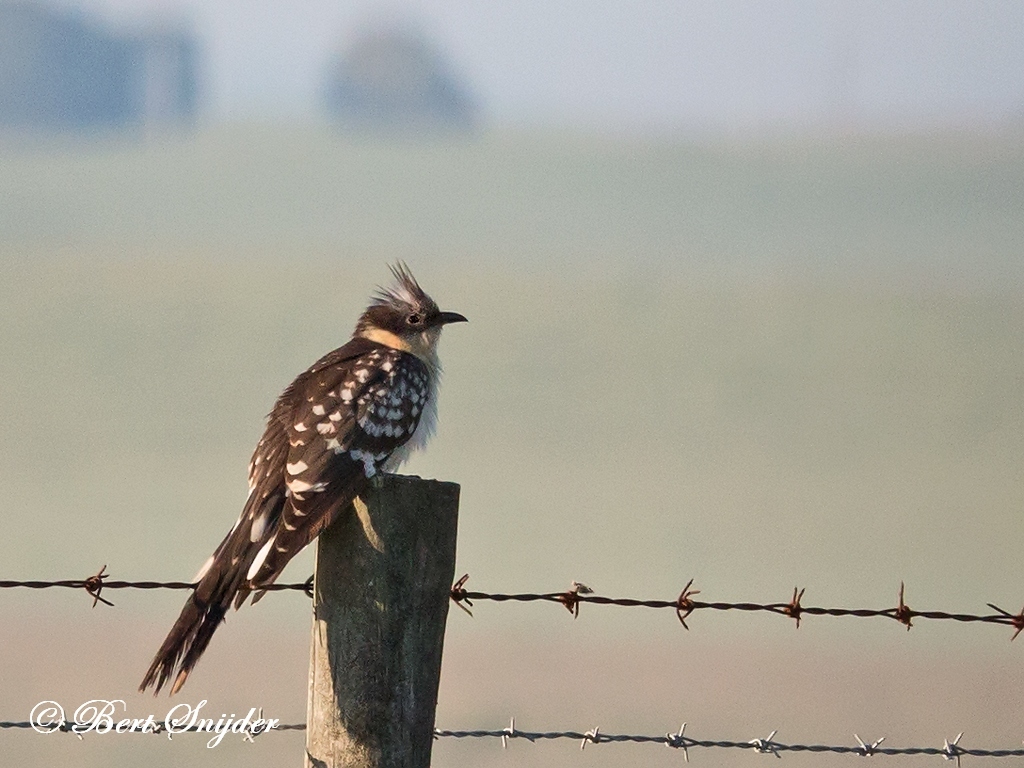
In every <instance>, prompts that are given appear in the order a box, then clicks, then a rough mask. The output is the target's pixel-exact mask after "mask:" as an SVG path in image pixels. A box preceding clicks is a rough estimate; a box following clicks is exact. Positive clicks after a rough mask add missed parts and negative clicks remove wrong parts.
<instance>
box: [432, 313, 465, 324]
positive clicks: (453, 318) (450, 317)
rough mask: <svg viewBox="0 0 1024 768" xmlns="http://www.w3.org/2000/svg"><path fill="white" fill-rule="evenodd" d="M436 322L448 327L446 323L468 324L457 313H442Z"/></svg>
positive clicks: (463, 317)
mask: <svg viewBox="0 0 1024 768" xmlns="http://www.w3.org/2000/svg"><path fill="white" fill-rule="evenodd" d="M437 322H438V324H439V325H448V323H468V322H469V320H468V319H467V318H466V317H465V316H463V315H460V314H459V313H458V312H442V313H441V315H440V317H438V320H437Z"/></svg>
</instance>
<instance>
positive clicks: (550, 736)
mask: <svg viewBox="0 0 1024 768" xmlns="http://www.w3.org/2000/svg"><path fill="white" fill-rule="evenodd" d="M260 715H261V716H262V710H261V712H260ZM686 725H687V724H686V723H683V724H682V726H681V727H680V728H679V730H678V731H676V732H674V733H666V734H664V735H643V734H625V733H604V732H602V731H601V729H600V728H593V729H591V730H589V731H523V730H519V729H518V728H516V720H515V718H512V720H511V722H510V724H509V726H508V727H507V728H502V729H501V730H461V731H458V730H447V729H442V728H435V729H434V738H435V739H446V738H450V739H499V740H500V741H501V746H502V748H506V747H508V742H509V741H510V740H512V739H525V740H526V741H529V742H530V743H535V742H538V741H553V740H560V739H567V740H572V741H578V742H579V743H580V749H584V748H586V746H587V745H588V744H611V743H626V744H662V745H664V746H666V747H671V748H673V749H681V750H683V756H684V758H685V759H686V761H687V762H689V759H690V755H689V750H690V749H743V750H751V751H753V752H757V753H760V754H771V755H775V756H776V757H781V756H782V754H781V753H783V752H811V753H822V752H830V753H832V754H837V755H857V756H859V757H873V756H875V755H887V756H897V755H938V756H941V757H943V758H944V759H946V760H956V761H957V765H959V764H960V758H961V757H962V756H964V755H969V756H971V757H1024V749H1020V748H1018V749H971V748H967V747H961V746H960V739H961V738H963V735H964V734H963V732H960V733H959V734H957V736H956V738H955V739H953V740H952V741H950V740H949V739H944V740H943V744H942V746H941V747H883V746H881V744H882V742H884V741H885V737H884V736H883V737H881V738H879V739H876V740H875V741H873V742H871V743H868V742H865V741H864V740H863V739H861V737H860V736H858V735H857V734H856V733H855V734H854V735H853V738H854V739H856V741H857V744H856V746H854V745H852V744H787V743H785V742H781V741H776V740H775V736H776V734H777V733H778V731H777V730H773V731H772V732H771V733H769V734H768V735H767V736H766V737H764V738H755V739H749V740H747V741H727V740H710V739H696V738H693V737H692V736H687V735H686ZM29 728H33V729H35V728H37V724H34V723H32V722H31V721H28V720H20V721H10V720H0V730H6V729H29ZM51 730H52V731H60V732H62V733H71V734H74V735H76V736H78V737H79V738H82V735H83V734H82V733H78V732H77V731H76V730H75V723H73V722H71V721H69V720H65V721H63V722H60V723H56V724H53V725H52V728H51ZM305 730H306V724H305V723H290V724H280V725H275V726H274V727H273V728H271V729H269V731H261V732H260V733H258V734H252V733H248V732H247V733H243V734H242V736H243V738H245V739H246V740H247V741H250V742H251V741H252V740H253V738H254V736H257V735H263V734H264V733H268V732H270V731H305ZM128 732H129V733H149V734H154V735H160V734H162V733H166V734H167V737H168V738H170V737H171V736H172V734H173V735H177V734H179V733H211V732H212V731H210V730H208V729H206V728H203V727H200V726H189V727H187V728H185V727H182V728H180V729H178V728H175V729H174V730H173V731H169V730H168V729H167V728H166V726H165V725H164V724H162V723H157V725H156V727H155V728H154V729H152V730H146V731H136V730H133V731H128Z"/></svg>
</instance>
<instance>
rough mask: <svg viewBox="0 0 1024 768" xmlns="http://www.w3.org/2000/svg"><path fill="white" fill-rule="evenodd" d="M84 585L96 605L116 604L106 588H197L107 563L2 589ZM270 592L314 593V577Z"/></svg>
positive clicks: (274, 587) (7, 582) (7, 584)
mask: <svg viewBox="0 0 1024 768" xmlns="http://www.w3.org/2000/svg"><path fill="white" fill-rule="evenodd" d="M16 588H24V589H53V588H63V589H84V590H85V591H86V592H87V593H88V594H89V596H90V597H92V599H93V601H92V604H93V607H94V608H95V607H96V602H97V601H99V602H101V603H103V604H104V605H111V606H112V605H113V603H112V602H110V601H109V600H107V599H106V598H104V597H102V592H103V590H105V589H195V588H196V583H195V582H192V581H117V580H111V579H110V574H109V573H107V566H106V565H104V566H103V567H102V568H100V569H99V571H97V572H96V573H94V574H93V575H92V576H90V577H89V578H87V579H60V580H57V581H42V580H40V581H12V580H9V579H8V580H0V589H16ZM260 589H262V590H266V591H267V592H282V591H297V592H305V593H306V595H307V596H308V597H312V596H313V577H312V576H310V577H309V578H308V579H306V580H305V581H304V582H301V583H298V584H268V585H267V586H265V587H260Z"/></svg>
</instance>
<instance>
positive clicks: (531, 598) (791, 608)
mask: <svg viewBox="0 0 1024 768" xmlns="http://www.w3.org/2000/svg"><path fill="white" fill-rule="evenodd" d="M106 569H107V566H105V565H104V566H103V567H102V568H100V570H99V571H97V572H96V573H95V574H93V575H92V576H89V577H88V578H86V579H63V580H56V581H44V580H38V581H13V580H0V589H13V588H25V589H49V588H66V589H81V590H84V591H85V592H86V593H87V594H88V595H89V596H90V597H92V598H93V606H95V605H96V603H97V602H102V603H104V604H105V605H113V603H112V602H110V601H109V600H107V599H106V598H104V597H103V596H102V592H103V590H107V589H142V590H153V589H172V590H190V589H195V587H196V584H195V583H194V582H189V581H118V580H112V579H111V578H110V574H108V573H107V572H106ZM468 580H469V575H468V574H466V575H465V576H463V577H462V578H460V579H459V580H458V581H456V582H455V584H454V585H452V588H451V599H452V600H453V601H454V602H455V604H456V605H458V606H459V607H460V608H462V609H463V610H464V611H466V612H467V613H470V615H472V612H471V611H470V610H469V608H470V607H471V606H472V605H473V601H474V600H489V601H492V602H496V603H509V602H515V603H532V602H549V603H558V604H560V605H562V606H563V607H565V608H566V609H567V610H568V611H569V612H570V613H572V615H573V616H574V617H575V616H579V612H580V606H581V605H582V604H583V603H590V604H592V605H617V606H620V607H625V608H655V609H671V610H673V611H675V614H676V617H677V618H678V619H679V622H680V623H681V624H682V625H683V627H685V628H686V629H689V628H690V627H689V625H688V624H687V623H686V620H687V618H689V616H690V615H691V614H692V613H693V612H694V611H699V610H712V611H741V612H747V613H751V612H763V613H773V614H777V615H779V616H786V617H788V618H791V619H793V620H794V621H796V626H797V627H799V626H800V622H801V620H802V619H803V618H804V617H806V616H844V617H852V618H887V619H893V620H895V621H897V622H899V623H900V624H902V625H904V626H905V627H906V628H907V629H908V630H909V629H910V628H911V627H912V626H913V620H914V619H929V620H936V621H957V622H964V623H981V624H999V625H1002V626H1008V627H1012V628H1013V630H1014V633H1013V636H1012V637H1011V638H1010V639H1011V640H1013V639H1015V638H1016V637H1017V635H1019V634H1020V633H1021V632H1022V631H1024V609H1021V611H1020V613H1015V614H1014V613H1010V612H1009V611H1005V610H1003V609H1002V608H1000V607H999V606H997V605H994V604H992V603H987V605H988V607H989V608H991V609H992V610H993V611H995V613H989V614H974V613H950V612H947V611H919V610H914V609H912V608H910V606H908V605H907V603H906V600H905V587H904V584H903V583H902V582H900V589H899V594H898V597H897V604H896V605H895V606H893V607H891V608H877V609H876V608H821V607H816V606H806V605H803V603H802V602H801V601H802V600H803V596H804V591H805V590H804V589H800V588H794V589H793V595H792V597H791V598H790V599H789V600H787V601H786V602H778V603H754V602H707V601H703V600H696V599H694V596H695V595H698V594H700V590H697V589H693V579H691V580H690V581H689V582H687V584H686V586H685V587H683V590H682V592H680V593H679V596H678V597H676V598H675V599H674V600H657V599H643V600H640V599H635V598H624V597H605V596H603V595H597V594H594V591H593V590H592V589H591V588H590V587H588V586H586V585H585V584H581V583H579V582H576V581H574V582H572V585H571V586H570V588H569V589H568V590H566V591H564V592H540V593H535V592H521V593H509V594H506V593H501V592H477V591H470V590H467V589H466V582H467V581H468ZM263 589H265V590H267V591H270V592H280V591H297V592H304V593H305V594H306V595H307V596H308V597H312V596H313V577H312V576H310V577H309V578H308V579H307V580H306V581H304V582H300V583H295V584H269V585H267V586H266V587H264V588H263Z"/></svg>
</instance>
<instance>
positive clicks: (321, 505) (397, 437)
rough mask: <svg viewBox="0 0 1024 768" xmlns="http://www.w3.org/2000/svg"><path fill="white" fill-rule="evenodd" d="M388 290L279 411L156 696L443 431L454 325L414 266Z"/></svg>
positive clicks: (188, 605) (282, 400) (176, 638)
mask: <svg viewBox="0 0 1024 768" xmlns="http://www.w3.org/2000/svg"><path fill="white" fill-rule="evenodd" d="M391 271H392V273H393V274H394V278H395V281H394V284H393V285H392V286H390V287H388V288H383V289H381V290H380V292H379V293H377V294H376V295H375V296H374V297H373V299H372V301H371V303H370V306H369V307H367V308H366V311H364V312H363V314H362V315H361V316H360V318H359V321H358V323H357V324H356V329H355V333H354V334H353V336H352V339H351V340H350V341H349V342H348V343H347V344H345V345H344V346H343V347H340V348H339V349H336V350H334V351H333V352H329V353H328V354H326V355H324V356H323V357H322V358H320V359H319V360H318V361H317V362H315V363H314V364H313V365H312V366H311V367H310V368H309V369H308V370H307V371H305V372H304V373H301V374H299V376H298V377H297V378H296V379H295V381H293V382H292V383H291V384H290V385H289V386H288V388H287V389H285V391H284V392H283V393H282V394H281V396H280V397H279V398H278V399H277V402H276V403H275V404H274V408H273V410H271V412H270V414H269V416H268V417H267V427H266V430H265V431H264V433H263V437H262V438H261V439H260V441H259V443H258V444H257V445H256V450H255V451H254V452H253V455H252V460H251V461H250V462H249V497H248V499H247V500H246V502H245V506H244V507H243V508H242V513H241V515H239V517H238V520H237V521H235V524H234V526H233V527H232V528H231V530H230V531H229V532H228V534H227V536H225V537H224V540H223V541H222V542H221V543H220V545H219V546H218V547H217V549H216V550H215V551H214V553H213V555H211V556H210V558H209V559H208V560H207V561H206V563H204V564H203V566H202V568H200V569H199V573H198V574H196V577H195V578H194V579H193V581H194V582H196V587H195V589H194V591H193V592H192V594H191V595H190V596H189V598H188V600H187V601H186V602H185V607H184V608H183V609H182V611H181V615H180V616H179V617H178V620H177V621H176V622H175V623H174V626H173V627H172V628H171V631H170V633H169V634H168V635H167V639H165V640H164V642H163V645H161V646H160V650H159V651H157V654H156V658H154V659H153V663H152V664H151V665H150V667H149V671H148V672H147V673H146V676H145V678H144V679H143V680H142V685H141V686H140V687H139V690H140V691H144V690H145V689H146V688H148V687H150V686H153V687H154V693H157V692H159V691H160V689H161V688H162V687H163V686H164V685H165V684H166V683H167V682H168V681H169V680H171V678H172V677H173V679H174V682H173V684H172V685H171V693H172V694H173V693H176V692H177V691H178V690H179V689H180V688H181V686H182V685H184V683H185V680H186V678H188V675H189V673H190V672H191V671H192V669H193V668H194V667H195V665H196V662H198V661H199V657H200V656H202V654H203V651H205V650H206V647H207V646H208V645H209V643H210V639H211V638H212V637H213V633H214V631H215V630H216V629H217V627H218V626H219V625H220V623H221V622H222V621H223V620H224V616H225V614H226V613H227V611H228V609H229V608H230V606H231V605H232V603H233V604H234V606H235V608H236V609H237V608H239V607H240V606H241V605H242V604H243V603H244V602H245V600H246V598H247V597H248V596H249V595H250V594H252V595H253V602H255V601H256V600H258V599H259V598H260V597H261V596H262V595H263V592H261V591H260V590H261V589H263V588H265V587H267V586H268V585H270V584H272V583H273V582H274V580H275V579H276V578H277V577H278V576H279V575H280V573H281V571H282V570H283V569H284V567H285V565H286V564H287V563H288V561H289V560H291V558H292V557H293V556H294V555H295V554H296V553H298V552H299V550H301V549H302V548H303V547H305V546H306V545H307V544H309V543H310V542H311V541H312V540H313V539H314V538H315V537H316V535H317V534H318V533H320V531H322V530H323V529H324V528H325V527H326V526H328V525H330V524H331V521H333V520H334V518H335V517H336V516H337V515H338V514H339V513H343V512H344V511H346V510H348V509H351V504H352V502H353V500H354V499H355V498H356V497H357V496H359V495H360V494H361V493H363V492H364V491H365V490H366V489H367V487H368V485H369V484H370V483H371V481H372V480H373V478H374V477H376V476H377V475H379V474H380V473H382V472H389V471H393V470H394V469H395V468H396V467H397V466H398V465H399V464H400V463H401V462H402V461H404V460H405V459H406V458H407V457H408V455H409V454H410V453H411V452H412V451H413V450H415V449H417V448H420V447H422V446H423V444H424V443H425V442H426V440H427V438H429V437H430V435H431V433H432V432H433V431H434V423H435V419H436V416H437V385H438V378H439V376H440V372H441V366H440V365H439V363H438V359H437V344H438V339H439V338H440V336H441V329H442V328H443V327H444V326H445V325H446V324H448V323H458V322H465V320H466V318H465V317H463V316H462V315H460V314H458V313H457V312H442V311H440V310H439V309H438V307H437V304H436V303H435V302H434V300H433V299H431V298H430V297H429V296H428V295H427V294H426V293H424V292H423V289H422V288H420V286H419V284H418V283H417V282H416V279H415V278H414V277H413V276H412V274H411V273H410V272H409V269H408V268H407V267H406V266H405V265H404V264H399V265H398V266H395V267H392V268H391Z"/></svg>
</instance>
